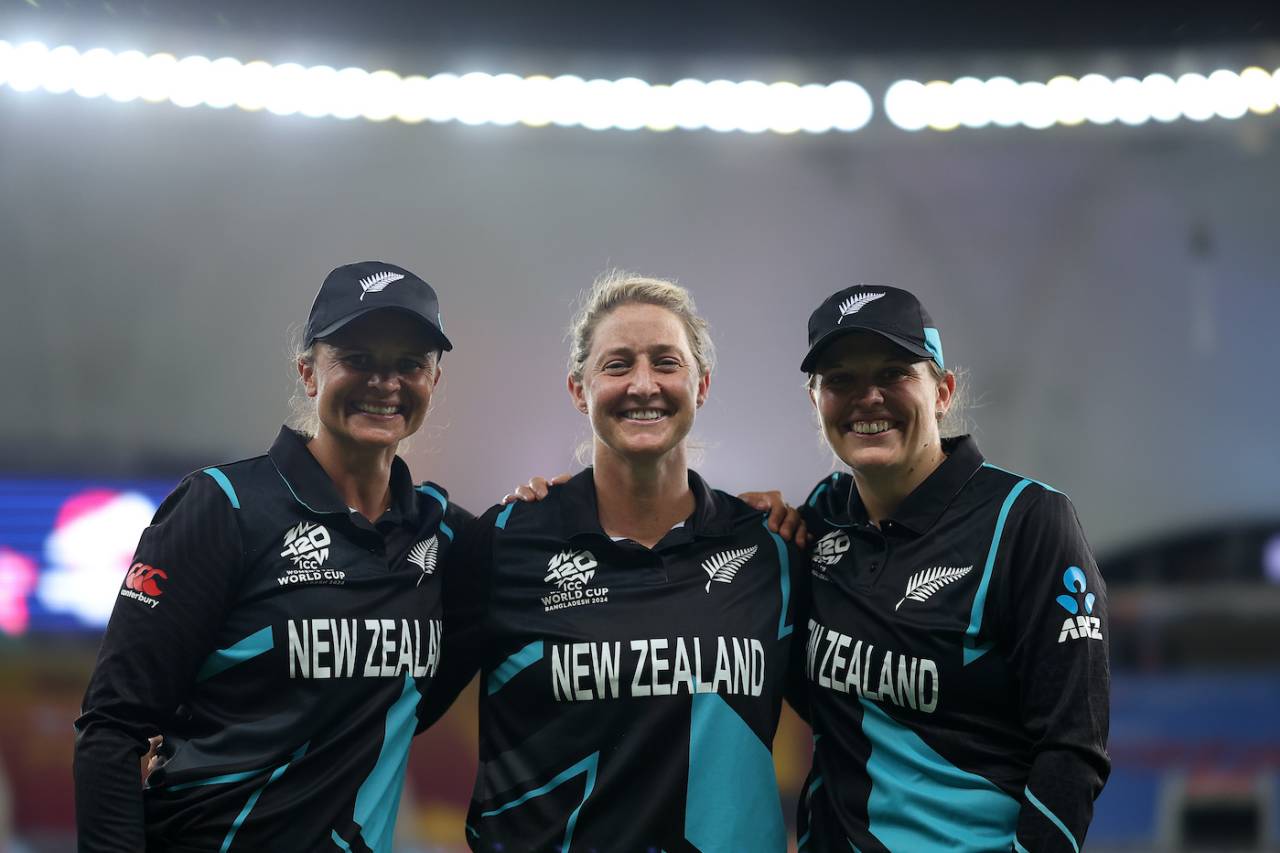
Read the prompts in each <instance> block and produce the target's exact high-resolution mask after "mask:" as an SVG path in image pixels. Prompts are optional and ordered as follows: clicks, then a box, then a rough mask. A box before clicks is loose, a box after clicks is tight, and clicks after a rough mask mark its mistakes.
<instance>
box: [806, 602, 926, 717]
mask: <svg viewBox="0 0 1280 853" xmlns="http://www.w3.org/2000/svg"><path fill="white" fill-rule="evenodd" d="M875 649H876V647H875V644H874V643H869V644H867V645H865V646H864V645H863V642H862V641H861V640H856V641H855V640H854V639H853V638H852V637H850V636H849V635H848V634H841V633H840V632H839V631H833V630H832V629H830V628H825V627H823V626H822V625H819V624H818V623H817V622H815V621H813V620H812V619H810V620H809V645H808V647H807V648H806V649H805V672H806V674H807V675H808V676H809V680H810V681H814V682H816V683H817V684H818V686H819V687H826V688H828V689H831V690H835V691H838V692H840V693H856V694H857V695H858V696H862V697H865V698H867V699H875V700H876V701H878V702H892V703H893V704H895V705H897V706H898V707H900V708H917V709H919V710H921V711H924V712H925V713H927V714H932V713H933V712H934V710H935V709H936V708H937V707H938V691H939V683H938V665H937V664H936V663H934V662H933V661H931V660H929V659H928V658H917V657H912V656H910V655H904V654H902V653H900V652H898V653H895V652H893V651H890V650H888V649H885V650H884V651H882V652H880V653H879V654H876V651H875ZM877 661H879V663H880V666H879V667H877V666H876V662H877ZM877 670H878V671H879V678H878V679H877V677H876V672H877ZM895 676H896V677H895Z"/></svg>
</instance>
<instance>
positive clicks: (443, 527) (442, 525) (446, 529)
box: [440, 521, 453, 542]
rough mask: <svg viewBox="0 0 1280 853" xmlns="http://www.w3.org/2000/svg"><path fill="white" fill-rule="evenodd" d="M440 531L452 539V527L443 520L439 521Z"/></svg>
mask: <svg viewBox="0 0 1280 853" xmlns="http://www.w3.org/2000/svg"><path fill="white" fill-rule="evenodd" d="M440 532H441V533H443V534H444V535H445V536H448V537H449V541H450V542H452V541H453V528H452V527H450V526H449V525H447V524H445V523H444V522H443V521H441V522H440Z"/></svg>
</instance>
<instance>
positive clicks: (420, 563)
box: [409, 536, 440, 584]
mask: <svg viewBox="0 0 1280 853" xmlns="http://www.w3.org/2000/svg"><path fill="white" fill-rule="evenodd" d="M439 550H440V541H439V540H438V539H436V537H434V536H432V537H431V538H430V539H424V540H423V541H421V542H419V543H418V544H417V545H414V546H413V549H412V550H411V551H410V552H409V562H410V563H413V564H414V565H415V566H417V567H418V568H420V569H422V577H419V578H418V584H421V583H422V578H425V577H426V576H427V575H429V574H433V573H434V572H435V570H436V553H437V552H438V551H439Z"/></svg>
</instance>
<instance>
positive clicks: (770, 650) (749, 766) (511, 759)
mask: <svg viewBox="0 0 1280 853" xmlns="http://www.w3.org/2000/svg"><path fill="white" fill-rule="evenodd" d="M713 366H714V353H713V348H712V345H711V340H710V337H709V335H708V332H707V325H706V323H705V321H703V320H702V318H701V317H699V316H698V314H697V312H696V310H695V307H694V304H693V300H692V299H691V298H690V296H689V294H688V292H687V291H686V290H684V288H682V287H679V286H678V285H675V284H673V283H671V282H668V281H663V280H660V279H650V278H643V277H639V276H634V275H628V274H625V273H615V274H612V275H609V276H606V277H603V278H601V279H600V280H598V281H597V282H596V283H595V285H594V286H593V287H592V289H591V291H590V293H589V294H588V296H587V298H586V300H585V302H584V304H583V306H582V308H581V310H580V311H579V312H578V314H577V316H576V318H575V319H574V323H573V330H572V344H571V348H570V357H569V375H568V379H567V383H566V384H567V390H568V393H569V398H570V400H571V402H572V404H573V405H574V407H575V408H577V409H578V411H580V412H581V413H582V414H583V416H584V417H586V418H587V421H588V423H589V424H590V426H591V432H592V438H591V456H592V465H591V466H590V467H588V468H587V469H586V470H584V471H582V472H581V473H579V474H577V475H576V476H574V477H573V478H572V479H570V480H569V481H568V482H567V483H565V484H563V485H561V486H558V487H556V488H553V489H551V490H550V492H549V494H547V496H546V498H545V499H544V500H542V501H540V502H538V503H525V504H516V505H510V506H505V507H504V506H501V505H499V506H495V507H493V508H492V509H490V510H489V511H488V512H487V513H486V514H485V515H484V516H482V518H481V519H480V524H479V525H478V529H479V530H480V531H481V532H480V535H478V536H477V537H475V539H474V541H471V542H469V543H467V544H466V545H465V546H463V548H464V556H463V558H462V561H463V564H465V565H467V566H468V570H467V571H465V572H458V573H455V574H453V575H451V576H450V577H449V578H448V579H446V589H445V595H446V605H447V611H446V640H445V642H446V646H447V647H448V648H449V649H450V651H449V652H448V653H447V654H446V657H445V664H444V671H443V673H442V676H441V681H442V683H450V682H451V683H452V684H453V685H454V688H455V689H456V688H457V687H458V686H460V685H461V684H465V683H466V681H468V680H469V679H470V677H471V675H472V674H473V673H474V671H475V670H476V669H477V668H478V669H479V671H480V675H481V682H480V769H479V775H478V777H477V780H476V785H475V791H474V794H473V798H472V803H471V809H470V812H469V815H468V819H467V828H466V832H467V839H468V842H469V843H470V844H471V846H472V849H474V850H484V851H491V850H500V849H507V850H557V851H578V850H581V851H588V850H610V851H632V850H634V851H648V850H654V851H657V850H665V851H672V853H673V852H674V851H678V850H701V851H726V853H728V852H729V851H733V853H740V851H782V850H784V849H785V847H786V838H785V824H784V822H783V819H782V814H781V811H780V805H779V796H778V790H777V785H776V780H775V777H774V771H773V763H772V759H771V754H770V753H771V747H772V741H773V736H774V732H775V730H776V727H777V723H778V716H779V713H780V710H781V703H782V693H783V686H784V683H785V679H786V675H787V669H788V663H789V658H790V656H791V653H792V643H793V636H794V633H795V626H796V624H797V618H799V617H798V615H797V601H799V600H802V598H803V590H802V589H801V590H798V589H796V581H797V579H796V577H795V574H794V573H793V571H792V566H793V565H794V564H795V563H794V561H795V559H796V555H797V553H798V552H796V551H794V550H793V548H792V546H789V545H788V544H787V543H785V542H784V541H783V539H782V538H781V537H779V535H778V534H776V533H774V532H772V531H771V530H770V529H769V527H768V526H767V523H766V521H765V519H764V517H763V516H762V515H761V513H760V512H759V511H758V510H756V509H754V508H752V507H751V506H749V505H747V504H745V503H743V502H742V501H740V500H738V499H736V498H734V497H731V496H729V495H727V494H725V493H723V492H720V491H717V490H715V489H713V488H711V487H710V486H708V485H707V484H706V483H705V482H704V481H703V480H702V478H701V477H699V476H698V474H697V473H695V472H694V471H693V470H692V469H690V468H689V447H688V445H689V432H690V430H691V429H692V427H693V424H694V420H695V417H696V414H697V411H698V409H699V408H700V407H701V406H702V405H703V404H704V403H705V402H706V400H707V398H708V393H709V390H710V386H711V374H712V368H713ZM460 648H465V649H466V650H467V652H466V653H465V654H462V653H458V650H459V649H460ZM448 693H449V690H448V689H445V690H442V691H440V692H438V693H437V694H436V699H435V700H432V701H433V702H435V701H437V700H438V701H442V702H443V701H447V699H448V698H449V696H448Z"/></svg>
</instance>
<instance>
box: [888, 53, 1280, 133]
mask: <svg viewBox="0 0 1280 853" xmlns="http://www.w3.org/2000/svg"><path fill="white" fill-rule="evenodd" d="M883 104H884V112H885V115H886V116H887V117H888V119H889V121H890V122H892V123H893V124H894V125H895V126H897V127H899V128H901V129H902V130H909V131H918V130H924V129H925V128H930V129H933V130H939V131H948V130H953V129H955V128H957V127H960V126H963V127H968V128H981V127H986V126H988V125H992V124H994V125H997V126H999V127H1017V126H1022V127H1029V128H1033V129H1037V130H1040V129H1044V128H1048V127H1053V126H1055V125H1060V126H1072V125H1080V124H1084V123H1086V122H1088V123H1090V124H1111V123H1112V122H1115V121H1119V122H1121V123H1122V124H1127V125H1130V126H1137V125H1140V124H1144V123H1146V122H1148V121H1151V120H1153V119H1154V120H1155V121H1159V122H1171V121H1176V120H1178V119H1181V118H1185V119H1191V120H1192V121H1207V120H1209V119H1211V118H1215V117H1216V118H1223V119H1238V118H1241V117H1243V116H1245V115H1247V114H1248V113H1250V112H1252V113H1255V114H1258V115H1265V114H1267V113H1270V112H1272V111H1273V110H1275V109H1276V107H1277V106H1280V70H1277V71H1276V72H1274V73H1268V72H1267V71H1264V70H1263V69H1261V68H1257V67H1251V68H1246V69H1244V70H1243V71H1240V72H1239V73H1237V72H1235V71H1231V70H1229V69H1219V70H1216V71H1213V72H1212V73H1210V74H1209V75H1208V76H1206V75H1203V74H1197V73H1194V72H1190V73H1186V74H1182V75H1181V76H1179V77H1178V78H1177V79H1176V80H1175V79H1174V78H1172V77H1170V76H1168V75H1166V74H1149V75H1147V76H1146V77H1144V78H1142V79H1141V80H1138V79H1137V78H1135V77H1118V78H1115V79H1110V78H1107V77H1104V76H1103V75H1101V74H1086V75H1084V76H1083V77H1081V78H1079V79H1076V78H1074V77H1069V76H1066V75H1059V76H1057V77H1053V78H1052V79H1050V80H1048V81H1046V82H1040V81H1038V80H1027V81H1023V82H1016V81H1014V80H1011V79H1010V78H1008V77H993V78H991V79H989V80H986V81H985V82H984V81H980V80H977V79H975V78H973V77H961V78H959V79H957V80H954V81H945V80H934V81H930V82H927V83H925V82H920V81H916V80H910V79H905V80H898V81H896V82H894V83H892V84H891V85H890V86H889V87H888V88H887V89H886V91H885V95H884V101H883Z"/></svg>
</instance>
